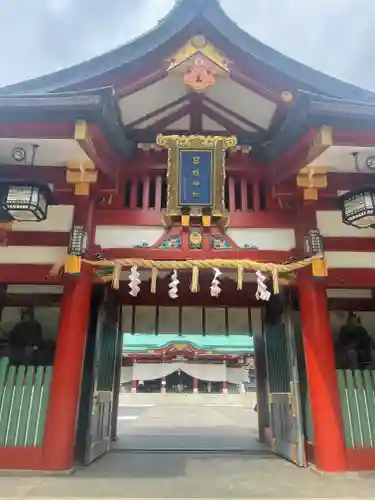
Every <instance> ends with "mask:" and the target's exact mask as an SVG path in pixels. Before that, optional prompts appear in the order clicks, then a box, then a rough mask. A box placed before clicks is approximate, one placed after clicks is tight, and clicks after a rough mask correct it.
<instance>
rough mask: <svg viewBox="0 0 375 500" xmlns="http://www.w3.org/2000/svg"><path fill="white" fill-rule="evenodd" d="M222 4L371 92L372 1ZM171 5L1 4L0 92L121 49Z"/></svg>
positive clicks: (95, 0) (275, 40) (43, 0)
mask: <svg viewBox="0 0 375 500" xmlns="http://www.w3.org/2000/svg"><path fill="white" fill-rule="evenodd" d="M206 1H207V2H208V1H210V0H206ZM221 1H222V5H223V7H224V9H225V10H226V12H227V13H228V15H229V16H230V17H231V18H232V19H234V20H235V21H236V22H237V23H238V24H239V25H240V27H241V28H242V29H244V30H245V31H247V32H249V33H250V34H251V35H253V36H255V37H256V38H258V39H260V40H261V41H263V42H264V43H266V44H268V45H271V46H272V47H274V48H276V49H277V50H279V51H281V52H283V53H285V54H286V55H289V56H290V57H293V58H295V59H297V60H299V61H301V62H304V63H306V64H308V65H310V66H312V67H315V68H317V69H320V70H322V71H324V72H326V73H329V74H331V75H333V76H337V77H339V78H342V79H344V80H348V81H351V82H353V83H356V84H359V85H361V86H364V87H368V88H373V89H375V69H374V67H373V65H372V59H373V53H374V50H375V49H374V47H375V31H374V29H373V19H374V18H375V2H374V0H312V1H310V2H306V1H301V0H283V1H279V0H221ZM173 3H174V1H173V0H137V1H136V2H130V0H107V1H102V0H80V1H77V0H32V1H30V0H2V7H1V16H0V60H1V64H0V85H5V84H9V83H13V82H15V81H19V80H23V79H28V78H32V77H35V76H39V75H41V74H44V73H48V72H52V71H56V70H57V69H61V68H63V67H67V66H71V65H73V64H77V63H79V62H81V61H83V60H86V59H89V58H91V57H94V56H96V55H99V54H102V53H104V52H107V51H109V50H111V49H113V48H115V47H118V46H119V45H122V44H124V43H126V42H127V41H129V40H130V39H132V38H134V37H136V36H139V35H141V34H142V33H143V32H145V31H147V30H149V29H150V28H152V27H153V26H154V25H156V24H157V22H158V20H160V19H161V18H162V17H163V16H164V15H165V14H166V13H167V12H168V11H169V9H170V8H171V7H172V5H173Z"/></svg>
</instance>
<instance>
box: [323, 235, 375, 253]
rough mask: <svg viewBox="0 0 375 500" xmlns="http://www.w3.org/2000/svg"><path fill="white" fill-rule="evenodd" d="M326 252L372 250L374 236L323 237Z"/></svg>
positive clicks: (373, 249) (373, 247)
mask: <svg viewBox="0 0 375 500" xmlns="http://www.w3.org/2000/svg"><path fill="white" fill-rule="evenodd" d="M324 250H325V251H326V252H374V251H375V237H374V238H324Z"/></svg>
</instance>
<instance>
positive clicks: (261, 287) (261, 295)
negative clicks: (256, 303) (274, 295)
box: [255, 271, 271, 300]
mask: <svg viewBox="0 0 375 500" xmlns="http://www.w3.org/2000/svg"><path fill="white" fill-rule="evenodd" d="M255 274H256V277H257V285H258V288H257V291H256V294H255V297H256V299H257V300H270V297H271V293H270V292H269V291H268V290H267V285H266V284H265V281H266V279H267V278H266V277H265V276H264V274H263V273H262V271H257V272H256V273H255Z"/></svg>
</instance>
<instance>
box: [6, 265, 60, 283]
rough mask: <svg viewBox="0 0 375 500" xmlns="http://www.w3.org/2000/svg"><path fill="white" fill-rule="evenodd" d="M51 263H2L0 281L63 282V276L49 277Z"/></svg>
mask: <svg viewBox="0 0 375 500" xmlns="http://www.w3.org/2000/svg"><path fill="white" fill-rule="evenodd" d="M51 268H52V266H51V265H50V264H12V265H9V264H0V283H6V284H8V285H12V284H14V285H21V284H46V285H56V284H61V283H62V282H63V279H64V278H63V277H62V276H56V277H49V273H50V271H51Z"/></svg>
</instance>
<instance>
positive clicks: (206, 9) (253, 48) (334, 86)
mask: <svg viewBox="0 0 375 500" xmlns="http://www.w3.org/2000/svg"><path fill="white" fill-rule="evenodd" d="M198 17H202V18H203V19H204V20H205V21H206V22H207V23H209V24H210V25H211V26H212V28H213V29H214V30H216V31H217V32H219V33H220V34H221V36H223V37H225V38H226V39H227V40H228V42H229V43H231V44H232V45H233V46H235V47H238V49H239V50H240V51H242V52H243V53H244V54H247V55H248V56H249V57H253V58H255V59H257V60H259V61H260V62H262V63H263V64H267V65H269V66H270V67H272V68H273V69H274V70H276V71H279V72H280V73H282V74H284V75H286V76H287V77H289V78H291V79H294V80H296V82H297V86H298V87H299V88H301V89H303V90H308V91H314V92H316V93H320V94H326V95H330V96H333V97H338V98H341V99H346V100H351V101H360V102H369V101H374V102H375V92H371V91H369V90H365V89H362V88H360V87H357V86H355V85H352V84H350V83H346V82H344V81H342V80H339V79H337V78H334V77H330V76H328V75H326V74H324V73H321V72H320V71H317V70H314V69H312V68H309V67H308V66H306V65H304V64H302V63H299V62H297V61H295V60H293V59H291V58H289V57H287V56H284V55H283V54H281V53H279V52H277V51H276V50H274V49H272V48H271V47H268V46H267V45H264V44H263V43H262V42H260V41H259V40H256V39H255V38H253V37H252V36H251V35H249V34H248V33H246V32H245V31H243V30H242V29H241V28H239V26H238V25H237V24H236V23H235V22H234V21H233V20H231V19H230V18H229V17H228V16H227V14H226V13H225V12H224V11H223V9H222V8H221V6H220V4H219V2H218V0H177V1H176V5H175V6H174V8H173V9H172V10H171V11H170V12H169V13H168V14H167V15H166V16H165V17H164V18H163V19H162V20H161V21H160V22H159V23H158V25H157V26H156V27H155V28H153V29H152V30H150V31H148V32H147V33H145V34H144V35H141V36H140V37H138V38H136V39H134V40H133V41H131V42H129V43H128V44H126V45H124V46H122V47H120V48H118V49H115V50H113V51H111V52H109V53H107V54H103V55H101V56H98V57H95V58H93V59H90V60H89V61H86V62H83V63H81V64H78V65H75V66H72V67H70V68H67V69H63V70H60V71H57V72H55V73H51V74H48V75H45V76H41V77H39V78H34V79H32V80H27V81H24V82H20V83H17V84H14V85H9V86H6V87H3V88H0V95H1V94H3V95H4V94H15V93H18V94H19V93H46V92H53V91H57V90H62V89H68V88H72V87H73V86H74V85H77V84H80V83H82V82H84V81H86V80H90V79H92V78H95V77H100V76H101V75H104V74H107V73H110V72H111V71H114V70H116V69H119V68H121V67H124V66H127V65H130V64H132V63H135V62H137V61H139V60H141V59H142V58H144V57H145V56H147V55H149V56H150V55H152V53H153V52H154V51H155V50H156V49H158V48H159V49H160V47H161V46H164V45H165V44H167V43H168V42H169V41H170V40H171V39H173V38H174V37H175V36H176V35H178V33H180V32H181V31H182V30H184V29H185V28H187V27H188V25H190V23H191V22H192V21H193V20H194V19H195V18H198ZM298 84H299V85H298Z"/></svg>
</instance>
